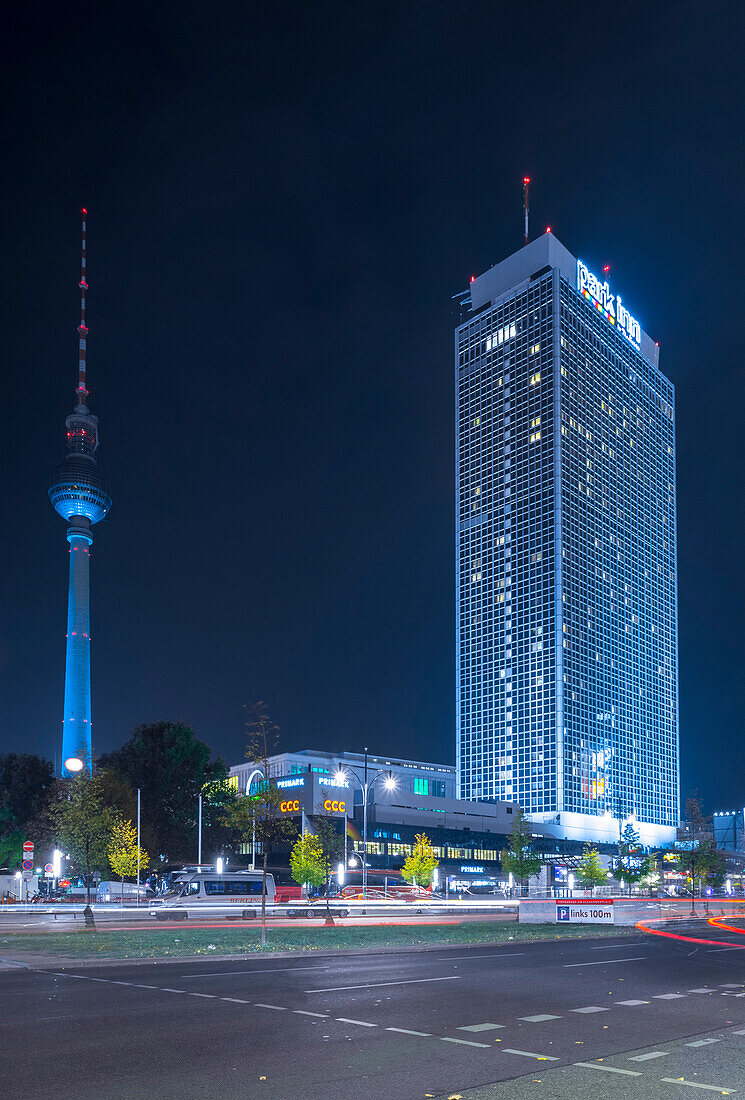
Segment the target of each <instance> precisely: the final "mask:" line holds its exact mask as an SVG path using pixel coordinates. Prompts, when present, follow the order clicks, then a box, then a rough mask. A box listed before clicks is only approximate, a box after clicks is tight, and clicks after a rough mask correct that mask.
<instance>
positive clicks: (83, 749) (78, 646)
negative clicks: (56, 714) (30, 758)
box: [62, 519, 93, 767]
mask: <svg viewBox="0 0 745 1100" xmlns="http://www.w3.org/2000/svg"><path fill="white" fill-rule="evenodd" d="M67 541H68V542H69V544H70V587H69V593H68V599H67V649H66V656H65V704H64V712H63V720H62V761H63V767H64V762H65V761H66V760H69V759H70V757H77V758H78V759H79V760H82V761H84V762H87V761H89V760H90V759H91V638H90V633H91V632H90V548H91V546H92V544H93V538H92V536H91V534H90V530H89V528H88V525H87V521H83V522H81V521H80V519H78V520H77V522H73V523H71V524H70V527H69V528H68V531H67Z"/></svg>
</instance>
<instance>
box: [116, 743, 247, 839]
mask: <svg viewBox="0 0 745 1100" xmlns="http://www.w3.org/2000/svg"><path fill="white" fill-rule="evenodd" d="M98 766H99V768H100V769H107V770H110V771H112V772H115V773H116V774H117V775H118V776H119V777H120V778H121V779H123V780H125V781H126V782H127V783H128V784H129V787H130V789H131V790H132V791H136V790H137V788H138V787H139V789H140V791H141V798H142V817H143V837H144V839H145V842H146V844H147V845H148V846H149V847H151V849H152V850H153V851H154V852H155V853H157V856H158V858H160V859H162V860H164V861H178V860H193V859H194V857H195V855H196V851H197V835H196V834H197V804H198V798H199V794H200V792H201V791H202V790H203V788H204V786H205V784H207V783H210V782H211V781H212V780H215V779H217V780H223V779H224V778H225V774H226V773H225V765H224V764H223V763H222V762H221V761H216V762H213V763H211V762H210V748H209V746H208V745H206V744H205V743H204V742H203V741H198V740H197V738H196V737H195V735H194V730H193V729H192V728H191V726H187V725H186V723H185V722H154V723H152V724H151V725H143V726H138V727H137V728H136V729H135V730H133V732H132V736H131V737H130V739H129V741H127V742H126V743H125V744H124V745H122V747H121V748H120V749H117V750H116V751H114V752H110V753H106V754H104V755H103V756H101V757H99V760H98ZM204 810H205V821H206V823H207V824H208V825H211V820H210V816H209V815H210V804H209V800H207V802H206V805H205V807H204ZM218 813H219V815H220V816H222V813H223V809H222V808H220V809H219V810H216V816H217V815H218ZM127 816H130V817H131V816H132V814H128V815H127ZM205 821H203V826H204V824H205ZM215 824H216V822H215Z"/></svg>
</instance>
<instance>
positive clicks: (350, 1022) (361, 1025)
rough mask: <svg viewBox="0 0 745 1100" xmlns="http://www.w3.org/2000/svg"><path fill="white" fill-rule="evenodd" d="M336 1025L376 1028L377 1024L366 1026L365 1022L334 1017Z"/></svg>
mask: <svg viewBox="0 0 745 1100" xmlns="http://www.w3.org/2000/svg"><path fill="white" fill-rule="evenodd" d="M334 1018H335V1020H336V1022H337V1023H338V1024H357V1027H377V1026H378V1025H377V1024H368V1023H367V1022H366V1021H365V1020H348V1019H347V1018H346V1017H345V1016H336V1017H334Z"/></svg>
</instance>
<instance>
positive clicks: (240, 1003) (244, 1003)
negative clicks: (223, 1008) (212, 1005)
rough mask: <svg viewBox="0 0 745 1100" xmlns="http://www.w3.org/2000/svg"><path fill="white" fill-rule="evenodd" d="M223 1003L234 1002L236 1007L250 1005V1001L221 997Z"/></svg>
mask: <svg viewBox="0 0 745 1100" xmlns="http://www.w3.org/2000/svg"><path fill="white" fill-rule="evenodd" d="M220 1000H221V1001H232V1002H233V1004H236V1005H250V1004H251V1002H250V1001H242V1000H241V999H240V998H239V997H221V998H220Z"/></svg>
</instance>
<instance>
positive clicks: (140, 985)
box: [132, 982, 160, 989]
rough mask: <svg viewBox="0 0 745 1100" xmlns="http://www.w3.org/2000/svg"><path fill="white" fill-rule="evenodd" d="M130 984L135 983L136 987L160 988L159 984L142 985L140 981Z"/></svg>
mask: <svg viewBox="0 0 745 1100" xmlns="http://www.w3.org/2000/svg"><path fill="white" fill-rule="evenodd" d="M132 984H133V985H136V986H137V988H138V989H160V986H159V985H142V983H141V982H133V983H132Z"/></svg>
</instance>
